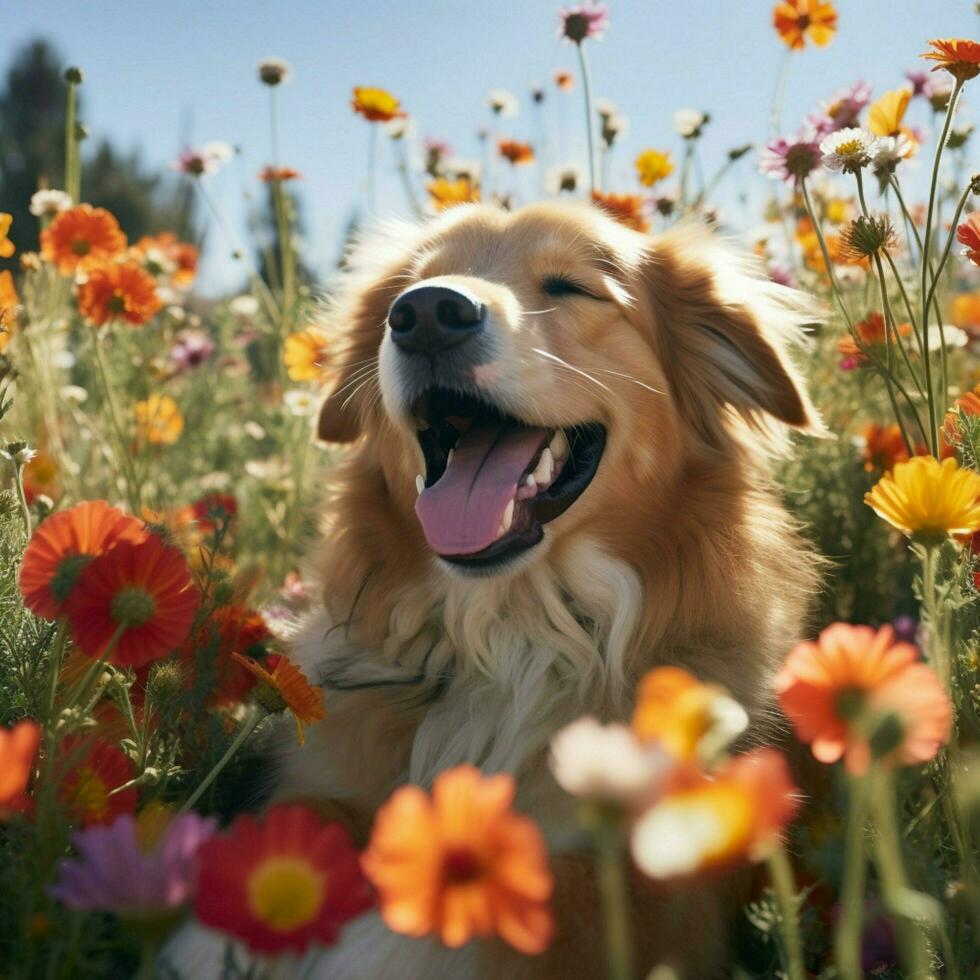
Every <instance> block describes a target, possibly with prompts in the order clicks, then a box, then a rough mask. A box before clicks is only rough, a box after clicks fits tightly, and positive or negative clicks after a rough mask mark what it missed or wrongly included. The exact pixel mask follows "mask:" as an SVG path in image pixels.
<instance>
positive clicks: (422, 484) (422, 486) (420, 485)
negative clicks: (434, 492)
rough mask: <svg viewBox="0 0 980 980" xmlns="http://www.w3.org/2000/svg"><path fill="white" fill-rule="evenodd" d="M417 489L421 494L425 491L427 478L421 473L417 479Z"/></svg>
mask: <svg viewBox="0 0 980 980" xmlns="http://www.w3.org/2000/svg"><path fill="white" fill-rule="evenodd" d="M415 489H416V490H418V492H419V494H421V493H422V491H423V490H424V489H425V477H424V476H422V474H421V473H419V475H418V476H417V477H415Z"/></svg>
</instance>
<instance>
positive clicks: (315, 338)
mask: <svg viewBox="0 0 980 980" xmlns="http://www.w3.org/2000/svg"><path fill="white" fill-rule="evenodd" d="M328 344H329V341H328V340H327V337H326V335H325V334H323V333H321V332H320V331H319V330H317V329H316V327H307V328H306V330H301V331H299V332H298V333H293V334H290V335H289V336H288V337H287V338H286V340H285V342H284V343H283V353H282V359H283V362H284V363H285V365H286V373H287V374H288V375H289V380H290V381H321V380H322V379H323V377H324V375H325V373H326V367H327V357H328V355H327V349H328Z"/></svg>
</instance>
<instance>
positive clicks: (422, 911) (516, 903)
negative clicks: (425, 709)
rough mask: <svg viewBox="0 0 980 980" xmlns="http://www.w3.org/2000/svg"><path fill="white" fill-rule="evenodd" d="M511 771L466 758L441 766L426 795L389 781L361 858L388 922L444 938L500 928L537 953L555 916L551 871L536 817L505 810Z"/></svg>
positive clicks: (450, 941) (460, 940)
mask: <svg viewBox="0 0 980 980" xmlns="http://www.w3.org/2000/svg"><path fill="white" fill-rule="evenodd" d="M514 789H515V787H514V779H513V777H512V776H510V775H507V774H505V773H498V774H496V775H493V776H484V775H482V774H481V773H480V771H479V770H478V769H475V768H473V767H472V766H457V767H456V768H453V769H446V770H444V771H443V772H441V773H440V774H439V775H438V776H437V777H436V780H435V782H434V783H433V786H432V795H431V796H430V795H429V794H428V793H426V792H425V790H423V789H422V788H421V787H419V786H403V787H402V788H401V789H398V790H396V791H395V792H394V793H393V794H392V795H391V797H390V798H389V800H388V802H387V803H385V804H384V805H383V806H382V807H381V809H380V810H379V811H378V813H377V816H376V818H375V823H374V829H373V831H372V833H371V841H370V844H369V845H368V848H367V850H366V851H365V852H364V856H363V858H362V865H363V867H364V871H365V873H366V874H367V876H368V878H369V879H370V880H371V882H372V883H373V884H374V886H375V888H376V889H377V891H378V894H379V897H380V904H381V915H382V918H383V919H384V921H385V923H386V924H387V926H388V928H390V929H392V930H393V931H395V932H401V933H405V934H407V935H409V936H417V937H421V936H426V935H429V934H430V933H436V934H437V935H438V936H439V938H440V939H441V940H442V942H443V943H444V944H445V945H447V946H452V947H456V946H462V945H463V944H464V943H466V942H468V941H469V940H470V939H472V938H473V937H474V936H490V935H498V936H500V938H501V939H503V940H504V941H505V942H507V943H509V944H510V945H511V946H513V947H514V948H515V949H518V950H520V951H521V952H523V953H540V952H542V951H543V950H544V949H546V948H547V946H548V943H549V942H550V941H551V936H552V933H553V931H554V925H553V922H552V918H551V912H550V910H549V908H548V901H549V899H550V897H551V892H552V888H553V881H552V876H551V872H550V871H549V869H548V860H547V851H546V848H545V844H544V840H543V838H542V836H541V832H540V831H539V830H538V828H537V826H536V825H535V824H534V822H533V821H532V820H531V819H530V818H528V817H525V816H522V815H521V814H519V813H516V812H515V811H514V810H513V808H512V807H513V801H514Z"/></svg>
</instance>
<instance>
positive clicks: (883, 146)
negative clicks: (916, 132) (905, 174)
mask: <svg viewBox="0 0 980 980" xmlns="http://www.w3.org/2000/svg"><path fill="white" fill-rule="evenodd" d="M914 152H915V144H914V143H912V141H911V140H910V139H909V138H908V137H907V136H906V135H905V134H904V133H899V135H898V136H879V137H878V139H877V140H876V141H875V146H874V151H873V153H872V154H871V164H872V166H873V167H874V172H875V174H876V175H877V176H883V175H886V174H893V173H894V172H895V169H896V167H898V165H899V164H900V163H901V162H902V161H903V160H907V159H908V158H909V157H910V156H912V154H913V153H914Z"/></svg>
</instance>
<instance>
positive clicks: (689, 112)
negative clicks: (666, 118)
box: [674, 109, 711, 140]
mask: <svg viewBox="0 0 980 980" xmlns="http://www.w3.org/2000/svg"><path fill="white" fill-rule="evenodd" d="M710 119H711V117H710V116H709V115H708V113H706V112H701V110H700V109H678V110H677V111H676V112H675V113H674V132H676V133H677V134H678V135H679V136H682V137H683V138H684V139H686V140H689V139H697V138H698V137H699V136H700V135H701V132H702V131H703V129H704V127H705V126H706V125H707V124H708V122H709V121H710Z"/></svg>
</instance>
